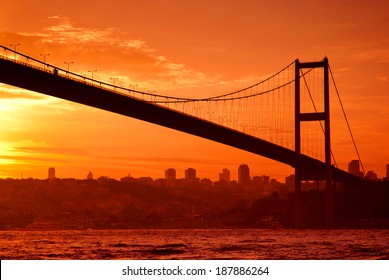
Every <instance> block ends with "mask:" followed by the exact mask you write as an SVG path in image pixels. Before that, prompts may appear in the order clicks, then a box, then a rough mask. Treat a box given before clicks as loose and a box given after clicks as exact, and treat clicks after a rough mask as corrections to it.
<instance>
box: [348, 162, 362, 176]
mask: <svg viewBox="0 0 389 280" xmlns="http://www.w3.org/2000/svg"><path fill="white" fill-rule="evenodd" d="M348 172H349V173H351V174H353V175H355V176H358V177H363V173H362V172H361V170H360V168H359V160H356V159H354V160H352V161H350V163H349V164H348Z"/></svg>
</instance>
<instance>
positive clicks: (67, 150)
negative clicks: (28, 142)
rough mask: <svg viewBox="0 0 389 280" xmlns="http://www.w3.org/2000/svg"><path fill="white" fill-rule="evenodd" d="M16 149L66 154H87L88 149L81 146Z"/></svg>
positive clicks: (29, 151) (26, 151)
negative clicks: (80, 147)
mask: <svg viewBox="0 0 389 280" xmlns="http://www.w3.org/2000/svg"><path fill="white" fill-rule="evenodd" d="M15 150H17V151H19V152H25V153H39V154H66V155H83V154H87V151H86V150H85V149H79V148H51V147H18V148H16V149H15Z"/></svg>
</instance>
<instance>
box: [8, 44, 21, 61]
mask: <svg viewBox="0 0 389 280" xmlns="http://www.w3.org/2000/svg"><path fill="white" fill-rule="evenodd" d="M9 46H10V47H13V48H14V59H15V60H16V47H17V46H20V43H17V44H10V45H9Z"/></svg>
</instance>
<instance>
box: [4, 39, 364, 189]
mask: <svg viewBox="0 0 389 280" xmlns="http://www.w3.org/2000/svg"><path fill="white" fill-rule="evenodd" d="M1 49H2V50H3V53H0V82H1V83H5V84H8V85H12V86H15V87H19V88H24V89H27V90H31V91H35V92H38V93H43V94H46V95H50V96H54V97H58V98H61V99H65V100H68V101H73V102H76V103H80V104H84V105H88V106H92V107H95V108H99V109H103V110H106V111H110V112H113V113H117V114H121V115H124V116H128V117H131V118H136V119H139V120H143V121H147V122H150V123H154V124H158V125H161V126H164V127H168V128H172V129H175V130H179V131H182V132H186V133H189V134H192V135H196V136H199V137H202V138H206V139H209V140H213V141H216V142H219V143H222V144H226V145H229V146H232V147H235V148H239V149H242V150H245V151H248V152H251V153H254V154H257V155H261V156H264V157H267V158H270V159H273V160H276V161H278V162H282V163H284V164H287V165H290V166H292V167H294V168H296V170H298V172H297V175H298V178H299V180H326V179H327V178H328V172H330V173H331V177H332V179H335V180H336V181H338V182H350V183H351V182H360V181H361V179H360V178H358V177H356V176H353V175H351V174H349V173H347V172H345V171H343V170H341V169H339V168H337V167H334V166H332V165H331V158H330V156H329V155H330V151H331V150H330V144H329V139H330V136H329V117H330V116H329V110H328V108H327V106H329V103H328V100H327V99H326V98H327V97H325V98H324V99H326V100H321V99H323V98H322V97H320V96H325V94H323V91H320V90H319V94H318V96H317V97H315V96H314V95H313V94H312V92H311V91H310V89H309V87H308V82H309V80H314V79H317V78H318V77H319V79H323V78H322V75H321V76H320V75H318V74H317V73H316V72H315V69H317V68H321V67H322V66H325V67H327V68H326V69H328V60H327V59H324V60H323V61H320V62H314V63H301V62H299V61H298V60H296V61H295V62H293V63H291V64H289V65H288V66H286V67H285V68H284V69H282V70H281V71H279V72H278V73H276V74H274V75H272V76H269V77H267V78H266V79H264V80H263V81H261V82H259V83H256V84H254V85H252V86H249V87H247V88H244V89H241V90H237V91H233V92H230V93H227V94H223V95H218V96H212V97H207V98H190V97H172V96H165V95H160V94H155V93H148V92H146V91H140V90H134V89H133V88H126V87H121V86H117V85H115V84H110V83H106V82H103V81H99V80H95V79H92V78H89V77H85V76H82V75H79V74H77V73H73V72H70V71H69V70H66V69H62V68H60V67H57V66H54V65H50V64H48V63H46V62H42V61H40V60H37V59H34V58H32V57H29V56H26V55H24V54H22V53H20V52H15V51H14V50H12V49H10V48H7V47H5V46H0V51H1ZM303 70H305V72H303ZM326 75H327V76H325V77H324V80H326V81H324V83H327V84H328V71H327V74H326ZM302 79H303V80H304V84H305V85H306V87H301V85H300V80H302ZM325 91H328V89H324V92H325ZM308 93H309V95H310V97H309V99H310V100H309V99H308V101H309V102H313V101H315V100H314V99H315V98H317V99H318V100H319V104H320V102H321V104H324V105H323V106H324V107H325V108H323V110H318V111H317V106H315V105H313V108H315V111H316V112H312V105H310V107H304V106H305V105H304V106H303V105H300V103H301V102H302V100H303V99H304V98H307V97H304V95H308ZM309 102H308V103H309ZM301 104H303V103H301ZM307 111H311V112H307ZM308 121H309V122H311V121H319V122H320V123H322V122H324V123H325V127H324V128H323V127H322V129H324V131H325V133H324V134H325V144H324V145H325V148H326V149H325V160H322V159H321V156H322V155H320V152H317V150H320V149H321V148H320V147H321V146H322V143H318V144H315V145H316V146H318V147H319V148H317V147H316V148H314V149H313V148H312V146H313V145H312V144H308V145H307V146H308V147H309V148H308V150H306V151H304V146H302V145H301V139H302V138H303V143H305V142H304V141H307V142H308V143H311V142H310V141H311V140H312V139H313V137H316V138H322V137H323V132H322V131H321V132H320V135H319V136H320V137H317V136H318V134H317V135H308V137H306V139H305V138H304V137H305V136H304V135H303V134H301V130H300V127H301V126H302V125H304V124H303V122H308ZM311 134H312V133H311ZM312 151H313V154H312V155H309V153H310V152H312ZM315 151H316V152H315ZM315 153H316V154H315Z"/></svg>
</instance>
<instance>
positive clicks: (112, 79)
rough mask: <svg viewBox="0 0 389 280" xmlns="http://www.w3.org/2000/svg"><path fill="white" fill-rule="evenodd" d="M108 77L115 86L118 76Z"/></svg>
mask: <svg viewBox="0 0 389 280" xmlns="http://www.w3.org/2000/svg"><path fill="white" fill-rule="evenodd" d="M109 79H110V80H111V81H112V83H113V86H114V87H116V85H115V82H116V80H119V78H109Z"/></svg>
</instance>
